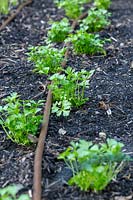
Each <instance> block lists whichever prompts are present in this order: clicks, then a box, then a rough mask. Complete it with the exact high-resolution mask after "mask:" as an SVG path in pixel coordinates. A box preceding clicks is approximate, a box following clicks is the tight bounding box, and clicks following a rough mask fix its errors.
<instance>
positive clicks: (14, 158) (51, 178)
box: [0, 0, 133, 200]
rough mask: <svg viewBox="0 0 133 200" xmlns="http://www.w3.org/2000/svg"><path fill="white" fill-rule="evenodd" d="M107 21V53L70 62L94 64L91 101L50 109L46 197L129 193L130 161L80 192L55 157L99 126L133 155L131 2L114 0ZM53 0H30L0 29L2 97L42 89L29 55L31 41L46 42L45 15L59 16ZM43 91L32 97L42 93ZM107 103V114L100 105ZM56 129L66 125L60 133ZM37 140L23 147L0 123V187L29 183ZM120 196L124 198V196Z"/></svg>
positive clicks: (98, 198)
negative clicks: (64, 112) (58, 111)
mask: <svg viewBox="0 0 133 200" xmlns="http://www.w3.org/2000/svg"><path fill="white" fill-rule="evenodd" d="M110 12H111V13H112V16H111V25H110V26H109V27H108V28H106V29H105V30H103V31H101V32H100V35H101V36H102V37H107V38H110V37H111V39H112V42H111V43H109V44H107V46H106V50H107V56H105V57H102V56H94V57H90V56H80V57H78V56H71V58H70V59H69V65H71V66H72V67H75V68H77V69H79V68H80V67H82V68H85V69H88V70H90V69H95V70H96V71H95V75H94V76H93V78H92V80H91V84H90V89H89V90H88V91H87V92H86V95H87V96H88V97H89V101H88V102H87V103H86V104H85V105H84V106H83V107H81V108H80V109H75V110H73V111H72V112H71V114H70V116H69V117H68V118H63V117H62V118H61V117H60V118H57V117H56V116H55V115H51V118H50V124H49V131H48V136H47V141H46V146H45V152H44V157H43V179H42V185H43V198H44V197H45V199H49V200H55V199H57V200H68V199H72V200H73V199H74V200H109V199H111V200H113V199H114V200H123V199H125V200H126V199H133V165H132V162H130V163H129V165H128V166H126V168H125V169H124V170H123V171H122V172H121V173H120V174H119V175H118V178H117V180H116V181H112V182H111V184H109V186H108V187H107V188H106V189H105V190H104V191H102V192H100V193H98V194H96V193H94V192H91V191H89V192H86V193H85V192H80V191H79V190H78V189H76V188H75V187H70V186H68V185H67V180H68V179H69V178H70V177H71V171H70V170H69V169H68V168H67V167H66V166H65V165H64V163H63V162H59V161H58V160H57V155H58V154H59V153H60V152H62V151H63V150H64V149H65V148H66V147H67V146H68V145H69V143H70V141H71V140H78V139H79V138H84V139H87V140H92V141H99V140H100V138H99V132H101V131H102V132H105V133H106V134H107V137H110V138H115V139H116V140H118V141H121V142H123V143H124V144H125V148H124V150H125V151H126V152H127V153H130V155H131V156H133V114H132V109H133V78H132V75H133V56H132V55H133V54H132V53H133V51H132V44H133V37H132V36H133V24H132V22H133V2H132V0H126V1H125V0H113V3H112V5H111V8H110ZM63 14H64V13H63V11H61V10H58V9H57V8H56V7H55V5H54V4H53V1H52V0H49V1H46V0H40V1H37V0H34V2H33V4H31V5H30V6H28V7H26V8H24V9H23V10H22V11H21V12H20V14H19V15H18V16H17V17H16V18H15V19H14V20H13V21H12V22H11V23H10V24H9V25H8V27H6V29H5V30H3V31H2V32H1V33H0V57H1V60H0V100H1V99H2V98H3V97H6V96H7V95H9V94H10V93H12V92H18V93H19V94H20V95H21V97H22V98H23V99H32V98H34V97H35V96H36V95H38V94H39V93H40V92H41V89H40V85H41V83H45V81H46V77H45V76H40V75H37V74H34V73H33V72H32V70H33V67H34V66H33V65H32V64H31V63H30V62H28V61H27V56H26V54H25V53H26V52H27V51H28V47H29V45H37V44H43V43H44V37H45V36H46V33H47V28H48V21H49V19H50V18H52V19H54V20H55V19H61V18H62V16H63ZM45 98H46V94H44V95H43V94H42V95H40V96H38V97H37V98H36V99H45ZM100 101H104V103H106V104H108V105H110V109H111V115H108V113H107V112H106V110H104V109H101V108H100V107H99V102H100ZM60 129H63V130H65V131H66V133H65V135H62V134H60V131H59V130H60ZM35 147H36V146H35V145H33V146H31V147H23V146H19V145H17V144H14V143H12V142H11V141H10V140H7V139H6V136H5V134H4V132H3V130H2V128H0V187H4V186H6V185H8V184H11V183H21V184H23V185H24V191H28V190H31V189H32V182H33V180H32V178H33V158H34V152H35ZM122 197H123V199H122Z"/></svg>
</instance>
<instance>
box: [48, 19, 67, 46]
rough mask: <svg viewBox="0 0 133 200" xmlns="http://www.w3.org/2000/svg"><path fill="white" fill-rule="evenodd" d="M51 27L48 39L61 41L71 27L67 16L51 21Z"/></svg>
mask: <svg viewBox="0 0 133 200" xmlns="http://www.w3.org/2000/svg"><path fill="white" fill-rule="evenodd" d="M50 24H51V25H52V27H51V29H50V30H49V31H48V41H50V42H63V41H64V40H65V39H66V37H67V36H68V34H69V33H70V32H71V27H70V24H69V21H68V19H67V18H63V19H62V20H61V21H60V22H53V21H51V22H50Z"/></svg>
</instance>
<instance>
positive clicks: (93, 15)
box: [80, 8, 110, 32]
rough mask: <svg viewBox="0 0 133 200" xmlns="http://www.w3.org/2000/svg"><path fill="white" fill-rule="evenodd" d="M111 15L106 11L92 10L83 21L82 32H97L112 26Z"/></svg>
mask: <svg viewBox="0 0 133 200" xmlns="http://www.w3.org/2000/svg"><path fill="white" fill-rule="evenodd" d="M109 16H110V13H108V12H107V11H106V10H103V9H98V10H96V9H95V8H92V9H90V10H89V12H88V16H87V17H86V18H85V19H83V20H82V23H81V25H80V27H81V29H82V30H85V31H90V32H96V31H100V30H101V29H103V28H104V27H106V26H107V25H109V24H110V22H109V21H108V17H109Z"/></svg>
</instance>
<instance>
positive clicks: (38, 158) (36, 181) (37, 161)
mask: <svg viewBox="0 0 133 200" xmlns="http://www.w3.org/2000/svg"><path fill="white" fill-rule="evenodd" d="M87 14H88V12H84V13H83V14H82V15H81V16H80V17H79V18H78V20H81V19H83V18H85V17H86V16H87ZM78 20H74V21H73V23H72V26H71V27H72V30H74V29H75V28H76V26H77V25H78ZM65 46H66V48H67V50H66V53H65V58H64V61H63V62H62V67H63V68H65V66H66V64H67V58H68V56H69V47H70V43H69V42H68V43H66V45H65ZM51 84H52V83H51ZM51 105H52V92H51V90H49V91H48V95H47V100H46V104H45V109H44V115H43V123H42V128H41V132H40V135H39V139H38V144H37V147H36V152H35V158H34V174H33V197H32V200H41V194H42V187H41V179H42V156H43V151H44V143H45V139H46V136H47V130H48V124H49V117H50V110H51Z"/></svg>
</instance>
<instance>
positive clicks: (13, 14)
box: [0, 0, 32, 31]
mask: <svg viewBox="0 0 133 200" xmlns="http://www.w3.org/2000/svg"><path fill="white" fill-rule="evenodd" d="M31 3H32V0H28V1H26V2H23V3H22V4H21V5H20V6H18V8H17V9H16V11H15V12H13V13H12V14H11V15H10V16H9V17H8V18H7V19H6V20H5V21H4V22H3V24H2V25H1V26H0V31H2V30H3V29H4V28H5V27H6V26H7V25H8V24H9V23H10V22H11V21H12V20H13V19H14V18H15V17H16V16H17V15H18V13H19V12H20V11H21V10H22V9H23V8H24V7H25V6H27V5H29V4H31Z"/></svg>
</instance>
